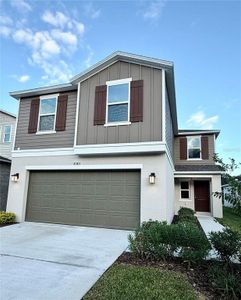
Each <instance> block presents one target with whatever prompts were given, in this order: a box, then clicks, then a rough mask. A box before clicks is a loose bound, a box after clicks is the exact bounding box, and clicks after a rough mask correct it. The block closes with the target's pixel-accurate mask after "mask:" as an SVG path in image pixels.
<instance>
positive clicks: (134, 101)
mask: <svg viewBox="0 0 241 300" xmlns="http://www.w3.org/2000/svg"><path fill="white" fill-rule="evenodd" d="M130 121H131V122H143V80H135V81H131V107H130Z"/></svg>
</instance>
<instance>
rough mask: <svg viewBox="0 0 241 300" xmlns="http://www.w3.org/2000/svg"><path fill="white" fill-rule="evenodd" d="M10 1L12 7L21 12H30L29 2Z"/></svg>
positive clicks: (20, 0) (21, 0) (22, 0)
mask: <svg viewBox="0 0 241 300" xmlns="http://www.w3.org/2000/svg"><path fill="white" fill-rule="evenodd" d="M10 3H11V5H12V7H14V8H16V9H17V10H18V11H20V12H23V13H26V12H30V11H31V10H32V7H31V6H30V4H29V3H28V2H26V1H24V0H11V2H10Z"/></svg>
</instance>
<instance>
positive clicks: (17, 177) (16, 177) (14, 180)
mask: <svg viewBox="0 0 241 300" xmlns="http://www.w3.org/2000/svg"><path fill="white" fill-rule="evenodd" d="M11 180H12V181H13V182H18V180H19V173H15V174H13V175H11Z"/></svg>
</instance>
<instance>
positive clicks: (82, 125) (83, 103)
mask: <svg viewBox="0 0 241 300" xmlns="http://www.w3.org/2000/svg"><path fill="white" fill-rule="evenodd" d="M124 78H132V80H143V122H133V123H132V124H131V125H125V126H110V127H105V126H104V125H97V126H96V125H94V111H95V89H96V86H101V85H105V84H106V81H110V80H118V79H124ZM161 97H162V73H161V70H158V69H154V68H151V67H145V66H141V65H137V64H133V63H127V62H122V61H119V62H116V63H114V64H113V65H111V66H109V67H107V68H106V69H104V70H102V71H100V72H98V73H97V74H95V75H93V76H92V77H90V78H88V79H86V80H85V81H83V82H81V84H80V105H79V120H78V131H77V144H78V145H84V144H107V143H109V144H112V143H134V142H149V141H161V140H162V135H161V132H162V117H161V114H162V113H161V111H162V98H161Z"/></svg>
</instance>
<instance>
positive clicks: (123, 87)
mask: <svg viewBox="0 0 241 300" xmlns="http://www.w3.org/2000/svg"><path fill="white" fill-rule="evenodd" d="M130 81H131V80H130V79H124V80H116V81H111V82H108V83H107V89H108V90H107V109H106V123H107V124H109V123H127V122H129V109H130V108H129V103H130Z"/></svg>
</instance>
